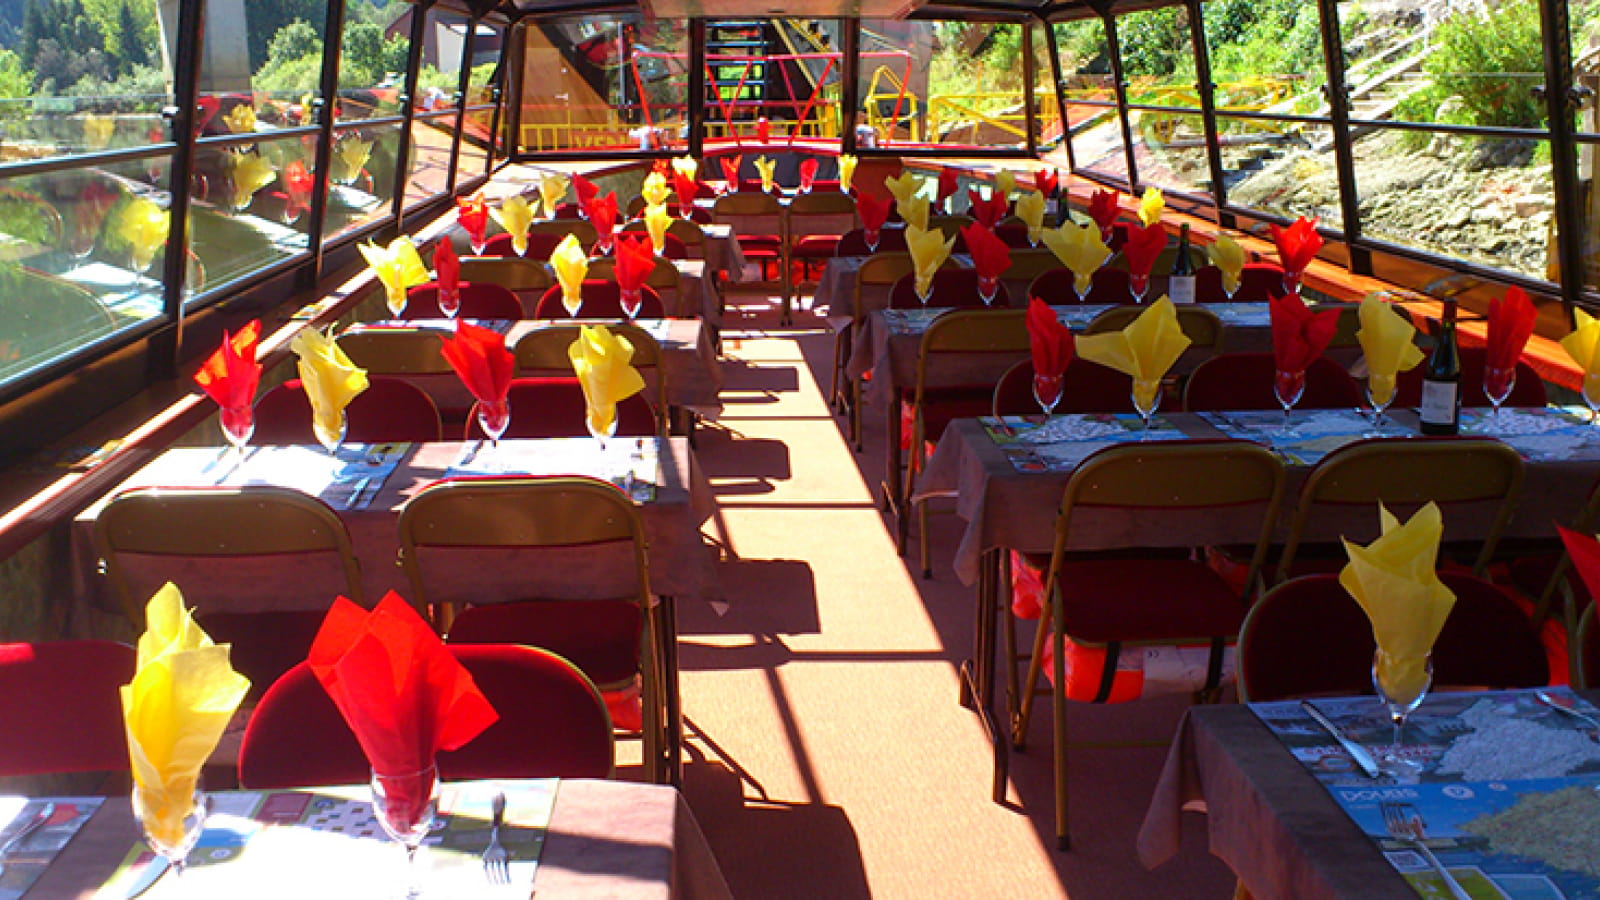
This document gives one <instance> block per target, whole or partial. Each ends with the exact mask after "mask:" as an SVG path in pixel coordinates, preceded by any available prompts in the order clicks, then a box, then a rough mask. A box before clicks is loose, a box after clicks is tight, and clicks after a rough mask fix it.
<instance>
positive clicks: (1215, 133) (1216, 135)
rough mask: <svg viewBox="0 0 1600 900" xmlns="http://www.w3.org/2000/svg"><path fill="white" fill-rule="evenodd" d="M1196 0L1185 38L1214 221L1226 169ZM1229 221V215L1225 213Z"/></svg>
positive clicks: (1224, 194)
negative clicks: (1191, 56) (1197, 100)
mask: <svg viewBox="0 0 1600 900" xmlns="http://www.w3.org/2000/svg"><path fill="white" fill-rule="evenodd" d="M1202 6H1203V4H1202V3H1201V2H1200V0H1188V3H1187V7H1186V8H1187V9H1188V10H1189V40H1190V42H1191V43H1192V44H1193V45H1194V78H1195V81H1196V82H1197V83H1196V85H1195V87H1196V88H1198V90H1196V91H1195V93H1196V94H1198V95H1199V97H1200V120H1201V123H1202V127H1203V128H1204V130H1205V135H1206V163H1207V165H1209V166H1210V167H1211V202H1212V204H1213V207H1214V209H1215V210H1216V214H1217V224H1218V225H1219V226H1222V225H1224V224H1225V223H1224V222H1223V221H1222V216H1223V212H1222V210H1223V208H1224V207H1225V206H1226V205H1227V203H1228V187H1227V183H1226V176H1227V171H1226V170H1225V169H1224V168H1223V166H1222V137H1221V132H1220V131H1219V130H1218V128H1217V100H1216V96H1215V92H1216V90H1217V86H1216V84H1215V83H1214V82H1213V81H1212V80H1211V48H1210V47H1208V46H1206V27H1205V20H1204V19H1203V18H1202V14H1201V7H1202ZM1229 220H1230V221H1229V222H1228V223H1226V224H1229V225H1231V224H1232V221H1231V220H1232V217H1231V216H1230V217H1229Z"/></svg>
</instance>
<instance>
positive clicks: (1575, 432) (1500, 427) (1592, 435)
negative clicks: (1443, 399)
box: [1461, 406, 1600, 462]
mask: <svg viewBox="0 0 1600 900" xmlns="http://www.w3.org/2000/svg"><path fill="white" fill-rule="evenodd" d="M1461 433H1462V434H1463V435H1469V436H1472V437H1490V438H1494V439H1496V440H1499V441H1503V442H1505V443H1506V444H1507V445H1509V446H1510V447H1511V448H1512V449H1514V450H1516V451H1517V452H1518V453H1520V454H1521V455H1522V457H1523V459H1526V460H1528V461H1529V462H1562V461H1564V460H1590V459H1600V429H1597V428H1595V426H1593V425H1591V424H1589V410H1588V409H1587V408H1586V407H1573V406H1568V407H1560V406H1548V407H1544V408H1542V409H1532V408H1516V409H1513V408H1506V409H1502V410H1500V415H1499V416H1498V417H1496V416H1494V415H1492V410H1488V409H1463V410H1461Z"/></svg>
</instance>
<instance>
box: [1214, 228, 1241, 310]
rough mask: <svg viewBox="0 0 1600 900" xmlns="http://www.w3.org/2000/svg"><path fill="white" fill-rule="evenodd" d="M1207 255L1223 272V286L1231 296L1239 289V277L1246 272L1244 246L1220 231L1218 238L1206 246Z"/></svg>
mask: <svg viewBox="0 0 1600 900" xmlns="http://www.w3.org/2000/svg"><path fill="white" fill-rule="evenodd" d="M1206 256H1207V257H1209V258H1210V259H1211V264H1212V265H1213V266H1216V267H1217V270H1218V271H1220V272H1221V273H1222V287H1223V289H1224V290H1226V291H1227V292H1228V294H1229V296H1232V294H1233V292H1234V291H1237V290H1238V289H1239V279H1240V277H1241V276H1242V275H1243V274H1244V248H1243V247H1241V246H1239V242H1238V241H1235V240H1234V239H1233V238H1231V237H1229V236H1227V235H1225V234H1222V233H1220V232H1219V233H1218V234H1217V236H1216V240H1214V241H1212V242H1211V244H1210V245H1209V246H1207V247H1206Z"/></svg>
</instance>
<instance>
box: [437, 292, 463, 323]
mask: <svg viewBox="0 0 1600 900" xmlns="http://www.w3.org/2000/svg"><path fill="white" fill-rule="evenodd" d="M460 311H461V285H459V284H457V285H454V286H452V287H445V286H444V285H440V286H439V312H442V313H444V317H445V318H446V319H454V318H455V317H456V313H458V312H460Z"/></svg>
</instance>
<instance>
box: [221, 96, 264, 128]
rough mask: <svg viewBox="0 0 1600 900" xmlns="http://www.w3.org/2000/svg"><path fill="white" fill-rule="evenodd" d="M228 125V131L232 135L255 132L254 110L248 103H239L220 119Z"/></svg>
mask: <svg viewBox="0 0 1600 900" xmlns="http://www.w3.org/2000/svg"><path fill="white" fill-rule="evenodd" d="M222 121H224V122H226V123H228V130H229V131H231V132H233V133H234V134H245V133H247V132H251V131H255V130H256V108H255V107H253V106H251V105H250V104H248V103H241V104H239V105H238V106H235V107H234V108H233V109H230V110H228V114H227V115H225V116H223V117H222Z"/></svg>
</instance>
